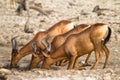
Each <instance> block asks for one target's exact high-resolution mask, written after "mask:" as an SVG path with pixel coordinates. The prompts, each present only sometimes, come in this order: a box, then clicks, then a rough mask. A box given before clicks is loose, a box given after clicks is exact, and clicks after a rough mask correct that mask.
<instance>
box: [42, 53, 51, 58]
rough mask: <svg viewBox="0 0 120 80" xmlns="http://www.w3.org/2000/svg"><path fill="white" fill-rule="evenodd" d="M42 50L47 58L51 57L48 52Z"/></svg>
mask: <svg viewBox="0 0 120 80" xmlns="http://www.w3.org/2000/svg"><path fill="white" fill-rule="evenodd" d="M41 52H42V54H43V55H44V56H45V57H46V58H49V57H50V55H49V54H47V53H45V52H44V51H41Z"/></svg>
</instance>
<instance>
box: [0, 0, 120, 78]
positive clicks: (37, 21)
mask: <svg viewBox="0 0 120 80" xmlns="http://www.w3.org/2000/svg"><path fill="white" fill-rule="evenodd" d="M27 3H28V4H29V5H35V4H38V3H41V4H42V9H43V10H45V11H51V13H49V14H47V15H44V14H42V13H39V12H38V11H35V10H33V9H30V21H29V28H30V29H31V30H33V33H25V32H24V26H25V23H26V21H27V18H28V15H27V12H26V11H23V13H22V15H17V14H16V12H15V10H16V8H8V7H7V6H6V0H0V80H56V79H57V80H120V58H119V57H120V43H119V42H120V36H119V35H120V1H119V0H27ZM96 5H99V6H100V8H101V9H105V10H101V14H100V15H97V12H93V9H94V7H95V6H96ZM17 6H18V4H17V5H16V7H17ZM63 19H70V20H72V21H74V22H75V24H76V25H77V24H81V23H87V24H93V23H97V22H103V23H107V24H108V25H109V26H110V27H111V29H112V36H111V39H110V41H109V42H108V43H107V46H108V48H109V50H110V57H109V66H108V68H105V69H102V67H103V64H104V59H105V56H104V57H103V59H102V61H101V62H100V63H99V65H98V67H97V69H95V70H90V67H91V66H89V67H86V70H66V66H65V67H56V66H55V65H53V66H52V68H51V70H41V69H40V68H36V69H33V70H27V68H28V66H29V63H30V59H31V55H29V56H26V57H25V58H23V59H22V60H21V61H20V62H19V63H18V65H20V68H18V69H12V70H9V69H6V68H4V66H7V65H9V64H10V59H11V38H12V37H14V36H16V35H18V36H19V38H18V39H17V40H18V44H19V47H22V46H23V45H25V44H26V43H27V42H28V41H30V40H31V39H32V37H33V36H34V35H35V33H36V32H38V31H40V30H42V29H48V28H49V27H51V26H52V25H53V24H55V23H56V22H58V21H60V20H63ZM85 58H86V55H85V56H82V57H81V58H80V62H81V61H84V60H85ZM94 61H95V57H94V53H93V54H92V56H91V58H90V60H89V63H90V64H93V63H94ZM80 64H81V63H80ZM40 65H41V64H39V67H40Z"/></svg>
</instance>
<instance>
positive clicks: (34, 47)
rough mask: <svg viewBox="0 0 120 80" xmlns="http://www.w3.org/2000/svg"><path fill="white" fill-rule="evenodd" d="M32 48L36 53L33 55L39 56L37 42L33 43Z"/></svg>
mask: <svg viewBox="0 0 120 80" xmlns="http://www.w3.org/2000/svg"><path fill="white" fill-rule="evenodd" d="M32 48H33V52H34V53H32V55H34V56H37V55H36V53H37V42H36V41H34V42H33V43H32Z"/></svg>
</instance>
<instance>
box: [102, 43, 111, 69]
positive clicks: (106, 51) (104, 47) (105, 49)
mask: <svg viewBox="0 0 120 80" xmlns="http://www.w3.org/2000/svg"><path fill="white" fill-rule="evenodd" d="M103 49H104V51H105V54H106V59H105V63H104V66H103V68H106V67H107V66H108V58H109V55H110V52H109V50H108V48H107V46H106V45H103Z"/></svg>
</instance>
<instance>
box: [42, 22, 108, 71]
mask: <svg viewBox="0 0 120 80" xmlns="http://www.w3.org/2000/svg"><path fill="white" fill-rule="evenodd" d="M108 28H109V27H108V26H107V25H105V24H103V23H97V24H94V25H92V26H91V27H89V28H88V29H86V30H84V31H82V32H81V33H79V34H73V35H70V36H69V37H68V38H67V39H66V41H65V42H64V43H63V45H61V46H60V47H59V48H58V49H57V50H55V51H54V52H52V53H50V55H48V54H46V53H44V52H43V54H44V56H46V57H47V58H45V60H44V63H43V65H42V69H49V68H50V65H52V64H53V63H55V62H57V61H60V60H63V59H68V60H69V66H68V69H74V68H76V67H77V64H78V63H77V62H78V58H79V57H80V56H82V55H85V54H90V53H91V52H92V51H95V54H100V56H99V57H98V59H97V60H96V62H95V64H94V65H93V66H92V69H93V68H96V66H97V64H98V63H99V61H100V60H101V58H102V56H103V53H104V52H105V54H106V60H105V64H104V67H106V66H107V62H108V57H109V50H108V49H107V47H106V46H105V44H103V42H104V41H105V39H106V37H107V36H108V34H109V29H108Z"/></svg>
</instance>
